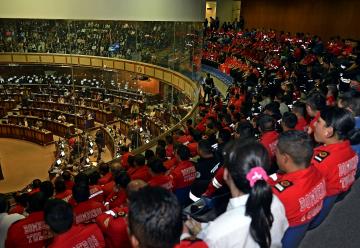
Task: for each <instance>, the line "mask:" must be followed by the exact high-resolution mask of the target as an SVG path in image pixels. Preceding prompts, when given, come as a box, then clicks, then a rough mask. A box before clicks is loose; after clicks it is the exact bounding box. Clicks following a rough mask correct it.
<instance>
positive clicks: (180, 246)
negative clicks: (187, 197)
mask: <svg viewBox="0 0 360 248" xmlns="http://www.w3.org/2000/svg"><path fill="white" fill-rule="evenodd" d="M181 216H182V209H181V206H180V204H179V203H178V201H177V199H176V196H175V195H173V194H172V193H171V192H169V191H168V190H166V189H164V188H161V187H144V188H142V189H140V190H139V191H138V192H135V193H134V194H133V195H132V197H131V199H130V205H129V217H128V222H129V237H130V241H131V245H132V247H134V248H140V247H161V248H185V247H188V248H206V247H207V245H206V244H205V243H204V242H202V241H200V240H191V241H190V240H182V241H180V236H181V232H182V230H183V223H182V217H181ZM160 218H161V221H159V219H160ZM145 222H146V225H144V223H145Z"/></svg>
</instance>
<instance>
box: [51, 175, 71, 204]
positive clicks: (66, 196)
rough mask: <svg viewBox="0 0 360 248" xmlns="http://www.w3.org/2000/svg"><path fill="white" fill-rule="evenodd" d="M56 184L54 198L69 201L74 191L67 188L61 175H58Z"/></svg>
mask: <svg viewBox="0 0 360 248" xmlns="http://www.w3.org/2000/svg"><path fill="white" fill-rule="evenodd" d="M54 184H55V192H56V194H55V196H54V198H56V199H60V200H64V201H66V202H68V201H69V200H70V198H71V197H72V191H71V190H70V189H66V184H65V181H64V179H63V178H62V177H61V176H60V177H57V178H56V179H55V183H54Z"/></svg>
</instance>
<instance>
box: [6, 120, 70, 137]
mask: <svg viewBox="0 0 360 248" xmlns="http://www.w3.org/2000/svg"><path fill="white" fill-rule="evenodd" d="M25 118H26V120H27V122H28V125H29V126H31V127H32V126H35V125H36V122H37V121H41V122H42V128H44V129H46V130H49V131H51V132H52V133H54V134H55V135H57V136H60V137H63V138H64V137H65V136H66V135H67V134H74V133H75V126H74V124H70V123H62V122H59V121H57V120H49V119H46V118H40V117H36V116H28V115H10V116H8V120H9V122H10V123H11V124H15V125H18V124H19V123H20V122H21V123H24V119H25Z"/></svg>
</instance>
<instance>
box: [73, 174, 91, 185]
mask: <svg viewBox="0 0 360 248" xmlns="http://www.w3.org/2000/svg"><path fill="white" fill-rule="evenodd" d="M74 182H75V184H87V185H88V184H89V176H88V175H86V174H85V173H84V172H79V174H77V175H76V176H75V178H74Z"/></svg>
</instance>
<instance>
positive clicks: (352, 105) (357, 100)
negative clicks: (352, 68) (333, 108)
mask: <svg viewBox="0 0 360 248" xmlns="http://www.w3.org/2000/svg"><path fill="white" fill-rule="evenodd" d="M339 99H340V103H341V105H342V107H344V108H349V109H350V110H351V111H352V112H353V113H354V115H355V116H360V92H358V91H356V90H349V91H347V92H345V93H344V94H342V95H340V96H339Z"/></svg>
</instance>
